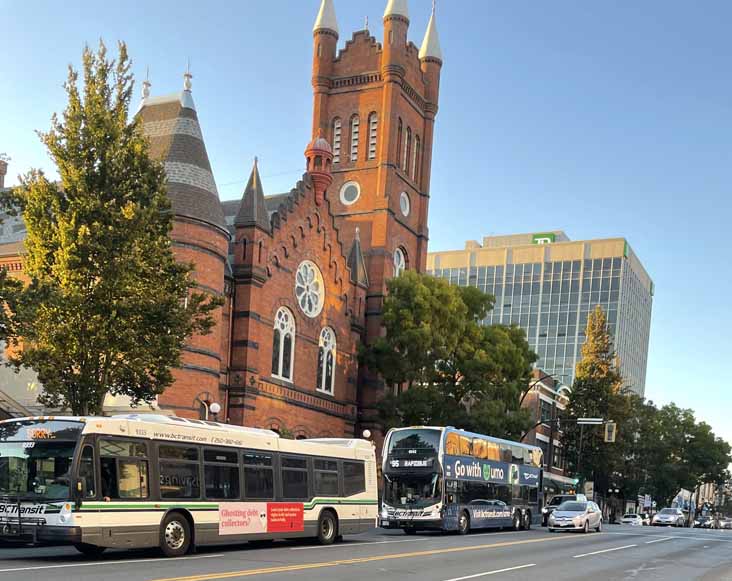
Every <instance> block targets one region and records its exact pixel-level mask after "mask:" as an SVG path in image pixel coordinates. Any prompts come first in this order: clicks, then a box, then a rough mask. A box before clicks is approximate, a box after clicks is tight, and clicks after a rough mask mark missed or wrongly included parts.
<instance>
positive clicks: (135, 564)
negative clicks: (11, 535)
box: [0, 526, 732, 581]
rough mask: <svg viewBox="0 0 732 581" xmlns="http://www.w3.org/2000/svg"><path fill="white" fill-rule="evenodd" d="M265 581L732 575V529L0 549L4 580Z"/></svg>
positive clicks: (381, 534)
mask: <svg viewBox="0 0 732 581" xmlns="http://www.w3.org/2000/svg"><path fill="white" fill-rule="evenodd" d="M252 577H254V578H257V579H266V580H267V581H270V580H271V581H277V580H287V579H290V580H291V579H294V578H299V579H306V580H311V579H318V580H319V581H320V580H332V581H336V580H343V579H347V580H348V581H359V580H366V581H374V580H375V579H378V580H379V581H386V580H405V579H415V580H419V581H467V580H468V579H481V578H483V577H490V578H491V579H493V578H495V579H514V580H526V579H537V580H538V579H541V580H542V581H544V580H554V579H598V580H603V581H604V580H608V581H609V580H615V579H618V580H619V579H642V580H656V579H661V580H664V581H667V580H679V581H681V580H683V581H688V580H691V579H701V580H704V581H717V580H718V581H722V580H725V581H732V531H705V530H699V529H665V528H649V527H629V526H625V527H624V526H605V529H604V530H603V532H601V533H590V534H586V535H584V534H577V533H568V532H563V533H553V534H550V533H548V532H547V531H546V529H533V530H531V531H525V532H484V533H481V532H476V533H473V534H471V535H469V536H465V537H460V536H457V535H440V534H424V535H418V536H414V537H411V536H410V537H408V536H406V535H404V534H402V533H401V532H399V531H393V532H392V531H380V530H374V531H373V532H372V533H368V534H364V535H359V536H352V537H346V539H345V540H344V542H342V543H339V544H336V545H332V546H329V547H321V546H319V545H316V544H314V543H305V542H286V541H278V542H276V543H274V544H273V545H272V546H271V547H267V548H254V547H249V546H247V545H241V546H237V547H225V548H221V547H208V548H204V549H201V550H200V551H199V552H198V553H196V554H195V555H191V556H188V557H182V558H179V559H165V558H162V557H160V555H159V554H158V553H157V552H156V551H133V552H119V551H110V552H108V553H105V554H104V557H103V558H102V559H100V560H98V561H93V560H89V559H86V558H85V557H82V556H81V555H79V554H78V553H76V551H75V550H74V549H73V548H67V547H54V548H51V547H49V548H0V581H31V580H33V581H36V580H41V579H42V580H43V581H61V580H64V581H65V580H72V579H73V580H74V581H76V580H82V581H86V580H88V581H92V580H93V581H96V580H104V581H118V580H119V581H218V580H226V579H230V580H237V579H245V578H252Z"/></svg>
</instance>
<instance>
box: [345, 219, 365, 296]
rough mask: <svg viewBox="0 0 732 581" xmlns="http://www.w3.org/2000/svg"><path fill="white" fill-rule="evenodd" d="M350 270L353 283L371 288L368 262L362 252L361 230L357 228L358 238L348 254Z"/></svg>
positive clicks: (355, 238) (354, 240)
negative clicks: (367, 269)
mask: <svg viewBox="0 0 732 581" xmlns="http://www.w3.org/2000/svg"><path fill="white" fill-rule="evenodd" d="M348 268H349V269H350V271H351V272H350V276H351V282H352V283H354V284H360V285H361V286H365V287H368V286H369V276H368V273H367V272H366V261H365V260H364V258H363V252H362V251H361V230H360V228H356V236H355V237H354V239H353V244H352V245H351V251H350V252H349V253H348Z"/></svg>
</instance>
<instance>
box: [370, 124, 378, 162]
mask: <svg viewBox="0 0 732 581" xmlns="http://www.w3.org/2000/svg"><path fill="white" fill-rule="evenodd" d="M378 130H379V117H378V115H376V113H371V115H369V156H368V159H376V136H377V133H378Z"/></svg>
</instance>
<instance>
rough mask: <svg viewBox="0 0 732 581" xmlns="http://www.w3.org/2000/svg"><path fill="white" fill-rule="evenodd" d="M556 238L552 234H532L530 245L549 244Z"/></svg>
mask: <svg viewBox="0 0 732 581" xmlns="http://www.w3.org/2000/svg"><path fill="white" fill-rule="evenodd" d="M556 238H557V235H556V234H554V232H543V233H540V234H534V235H533V236H532V237H531V243H532V244H551V243H552V242H554V241H555V240H556Z"/></svg>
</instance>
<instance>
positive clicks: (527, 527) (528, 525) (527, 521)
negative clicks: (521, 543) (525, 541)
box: [524, 510, 531, 531]
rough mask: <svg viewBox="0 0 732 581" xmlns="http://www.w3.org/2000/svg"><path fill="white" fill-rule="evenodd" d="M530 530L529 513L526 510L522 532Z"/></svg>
mask: <svg viewBox="0 0 732 581" xmlns="http://www.w3.org/2000/svg"><path fill="white" fill-rule="evenodd" d="M530 529H531V511H530V510H527V511H526V514H525V515H524V530H525V531H528V530H530Z"/></svg>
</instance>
